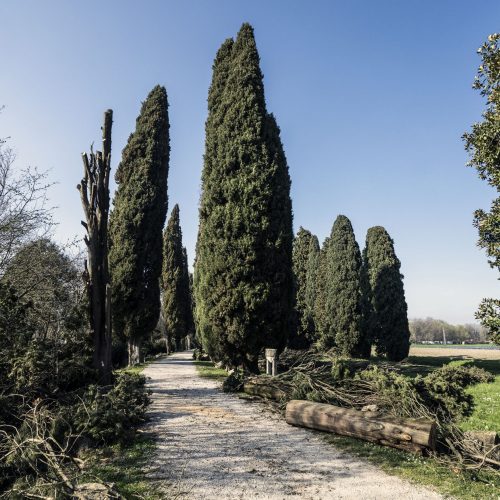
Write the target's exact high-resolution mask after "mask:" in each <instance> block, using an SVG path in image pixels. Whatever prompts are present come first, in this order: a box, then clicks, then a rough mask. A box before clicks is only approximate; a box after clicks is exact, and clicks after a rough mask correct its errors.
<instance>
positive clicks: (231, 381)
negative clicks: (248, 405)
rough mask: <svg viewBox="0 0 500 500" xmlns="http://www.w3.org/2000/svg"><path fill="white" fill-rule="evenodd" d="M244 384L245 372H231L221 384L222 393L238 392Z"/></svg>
mask: <svg viewBox="0 0 500 500" xmlns="http://www.w3.org/2000/svg"><path fill="white" fill-rule="evenodd" d="M244 382H245V372H244V371H243V370H239V369H236V370H233V371H232V372H231V373H230V374H229V375H228V376H227V377H226V378H225V379H224V382H223V383H222V390H223V391H224V392H239V391H241V390H243V384H244Z"/></svg>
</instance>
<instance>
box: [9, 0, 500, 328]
mask: <svg viewBox="0 0 500 500" xmlns="http://www.w3.org/2000/svg"><path fill="white" fill-rule="evenodd" d="M0 18H1V19H2V27H1V30H0V47H1V64H2V71H1V76H0V104H3V105H5V109H4V111H3V113H2V114H1V115H0V137H2V136H10V137H11V139H10V145H11V146H13V147H14V148H15V149H16V151H17V153H18V160H17V166H18V167H19V168H20V167H23V166H26V165H36V166H38V167H39V168H40V169H42V170H46V169H50V177H51V180H53V181H57V182H58V184H57V185H56V186H55V187H53V188H52V189H51V192H50V194H51V199H52V202H53V203H54V204H55V205H57V206H58V209H57V211H56V218H57V220H58V222H59V223H60V224H59V226H58V228H57V231H56V237H57V238H58V239H60V240H65V239H68V238H71V237H73V236H74V235H77V234H78V235H82V231H83V228H81V226H80V225H79V221H80V219H81V207H80V201H79V197H78V192H77V191H76V188H75V186H76V184H77V183H78V182H79V180H80V177H81V161H80V152H82V151H84V150H88V147H89V144H90V143H91V142H92V141H95V142H96V144H98V143H99V127H100V125H101V120H102V112H103V111H104V110H105V109H107V108H112V109H113V110H114V129H113V141H114V142H113V167H116V165H117V163H118V162H119V159H120V153H121V150H122V148H123V146H124V145H125V142H126V139H127V137H128V135H129V133H130V132H131V131H132V130H133V128H134V124H135V118H136V116H137V114H138V111H139V108H140V103H141V101H142V100H144V98H145V96H146V95H147V93H148V92H149V90H150V89H151V88H152V87H153V86H154V85H156V84H157V83H160V84H162V85H165V86H166V88H167V92H168V96H169V101H170V120H171V148H172V155H171V163H170V175H169V188H168V190H169V209H171V208H172V207H173V205H174V203H179V205H180V209H181V223H182V228H183V232H184V240H185V244H186V246H187V248H188V253H189V259H190V262H192V260H193V257H194V245H195V241H196V233H197V225H198V199H199V192H200V173H201V168H202V155H203V149H204V122H205V118H206V97H207V91H208V86H209V83H210V78H211V66H212V61H213V58H214V56H215V53H216V51H217V49H218V47H219V46H220V44H221V43H222V42H223V40H224V39H225V38H227V37H230V36H235V35H236V33H237V31H238V29H239V27H240V25H241V23H242V22H244V21H248V22H250V23H251V24H252V25H253V26H254V28H255V35H256V39H257V44H258V48H259V51H260V56H261V64H262V70H263V73H264V77H265V80H264V84H265V91H266V98H267V104H268V109H269V110H270V111H272V112H273V113H274V114H275V115H276V117H277V120H278V123H279V125H280V127H281V130H282V139H283V143H284V146H285V151H286V154H287V157H288V162H289V165H290V173H291V177H292V199H293V209H294V225H295V230H297V229H298V228H299V226H301V225H302V226H304V227H306V228H308V229H310V230H311V231H313V232H314V233H315V234H317V235H318V237H319V239H320V241H322V240H323V239H324V238H325V237H326V236H327V235H328V234H329V232H330V228H331V225H332V223H333V220H334V219H335V217H336V216H337V215H338V214H339V213H342V214H345V215H347V216H348V217H349V218H350V219H351V221H352V223H353V226H354V229H355V232H356V235H357V238H358V242H359V244H360V246H364V239H365V234H366V230H367V229H368V228H369V227H370V226H373V225H383V226H385V227H386V228H387V229H388V231H389V233H390V234H391V235H392V237H393V238H394V240H395V244H396V251H397V253H398V256H399V257H400V259H401V262H402V271H403V273H404V275H405V289H406V296H407V301H408V305H409V315H410V317H421V316H434V317H438V318H443V319H445V320H448V321H451V322H465V321H472V320H473V314H474V310H475V309H476V307H477V305H478V303H479V301H480V299H481V298H482V297H484V296H498V291H499V288H498V281H497V273H496V272H495V271H494V270H492V269H490V267H489V266H488V264H487V261H486V258H485V255H484V253H483V252H482V251H480V250H479V249H478V248H477V247H476V246H475V243H476V239H477V235H476V230H475V229H474V228H473V227H472V212H473V211H474V209H476V208H480V207H482V208H488V207H489V205H490V203H491V200H492V198H493V196H494V192H493V190H492V189H491V188H489V187H487V186H486V184H485V183H484V182H482V181H480V180H479V179H478V178H477V176H476V173H475V171H474V170H472V169H470V168H466V167H465V163H466V161H467V156H466V153H465V152H464V150H463V144H462V141H461V135H462V133H463V132H464V131H465V130H467V129H468V128H469V127H470V125H471V124H472V123H473V122H474V121H476V120H478V119H480V114H481V111H482V109H483V107H484V103H483V102H482V99H481V98H480V96H479V95H477V93H476V92H475V91H473V90H472V89H471V83H472V81H473V78H474V75H475V72H476V68H477V66H478V65H479V58H478V56H477V55H476V49H477V48H478V47H479V45H480V44H481V43H482V42H483V41H484V40H485V38H486V37H487V35H488V34H490V33H492V32H495V31H499V29H500V26H499V24H498V21H499V19H500V2H498V1H488V0H486V1H482V2H480V3H477V2H473V1H470V0H469V1H459V0H448V1H445V0H441V1H435V0H425V1H423V0H419V1H417V0H415V1H398V0H392V1H389V0H378V1H376V2H374V1H371V0H365V1H356V0H352V1H347V0H344V1H342V2H340V1H332V0H330V1H317V0H316V1H306V0H303V1H293V0H287V1H285V0H281V1H278V0H274V1H270V0H267V1H262V0H259V1H256V0H252V1H242V0H211V1H209V0H198V1H192V0H182V1H180V0H179V1H147V2H139V1H134V2H132V1H123V0H120V1H118V0H114V1H110V0H107V1H85V2H70V1H62V0H60V1H50V0H45V1H43V2H41V1H36V0H33V1H24V0H3V1H2V2H1V3H0Z"/></svg>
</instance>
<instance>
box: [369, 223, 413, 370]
mask: <svg viewBox="0 0 500 500" xmlns="http://www.w3.org/2000/svg"><path fill="white" fill-rule="evenodd" d="M400 267H401V263H400V261H399V259H398V258H397V257H396V253H395V252H394V242H393V240H392V238H391V237H390V236H389V234H388V233H387V231H386V230H385V229H384V228H383V227H381V226H376V227H372V228H370V229H369V230H368V233H367V235H366V247H365V249H364V251H363V274H364V276H365V278H364V281H365V286H364V288H365V294H367V295H366V296H367V302H368V304H367V305H365V313H366V314H367V318H366V324H367V326H368V328H369V337H370V338H371V339H372V340H373V341H374V343H375V347H376V350H377V354H378V355H384V356H387V358H388V359H389V360H391V361H401V360H402V359H404V358H406V357H407V356H408V352H409V350H410V329H409V326H408V314H407V305H406V300H405V294H404V288H403V275H402V274H401V273H400Z"/></svg>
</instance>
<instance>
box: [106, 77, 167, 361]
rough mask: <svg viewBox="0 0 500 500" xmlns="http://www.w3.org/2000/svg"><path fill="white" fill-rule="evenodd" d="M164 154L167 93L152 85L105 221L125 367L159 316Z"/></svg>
mask: <svg viewBox="0 0 500 500" xmlns="http://www.w3.org/2000/svg"><path fill="white" fill-rule="evenodd" d="M169 154H170V146H169V121H168V100H167V92H166V90H165V88H164V87H160V86H156V87H155V88H154V89H153V90H152V91H151V92H150V93H149V95H148V97H147V99H146V100H145V101H144V103H143V104H142V107H141V112H140V115H139V117H138V118H137V121H136V129H135V132H134V133H132V134H131V135H130V137H129V139H128V142H127V145H126V146H125V148H124V149H123V152H122V161H121V162H120V164H119V165H118V169H117V171H116V174H115V180H116V183H117V190H116V195H115V199H114V202H113V203H114V209H113V211H112V213H111V217H110V252H109V265H110V271H111V279H112V307H113V327H114V330H115V332H116V334H117V335H118V336H119V337H122V338H125V339H127V342H128V346H129V363H131V364H135V363H137V362H138V361H140V358H141V354H140V345H141V339H142V338H143V337H145V336H147V335H149V334H150V333H151V332H152V331H153V329H154V328H155V326H156V324H157V322H158V318H159V313H160V286H159V278H160V274H161V264H162V229H163V225H164V223H165V216H166V212H167V176H168V162H169Z"/></svg>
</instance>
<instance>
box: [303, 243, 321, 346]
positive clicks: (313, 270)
mask: <svg viewBox="0 0 500 500" xmlns="http://www.w3.org/2000/svg"><path fill="white" fill-rule="evenodd" d="M319 259H320V248H319V242H318V238H317V237H316V236H314V235H313V236H312V238H311V241H310V242H309V252H308V256H307V265H306V290H305V312H304V317H305V322H306V324H307V334H308V340H309V345H310V344H311V343H312V342H314V341H315V340H316V339H317V328H316V321H315V312H314V311H315V304H316V297H317V294H318V273H319Z"/></svg>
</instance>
